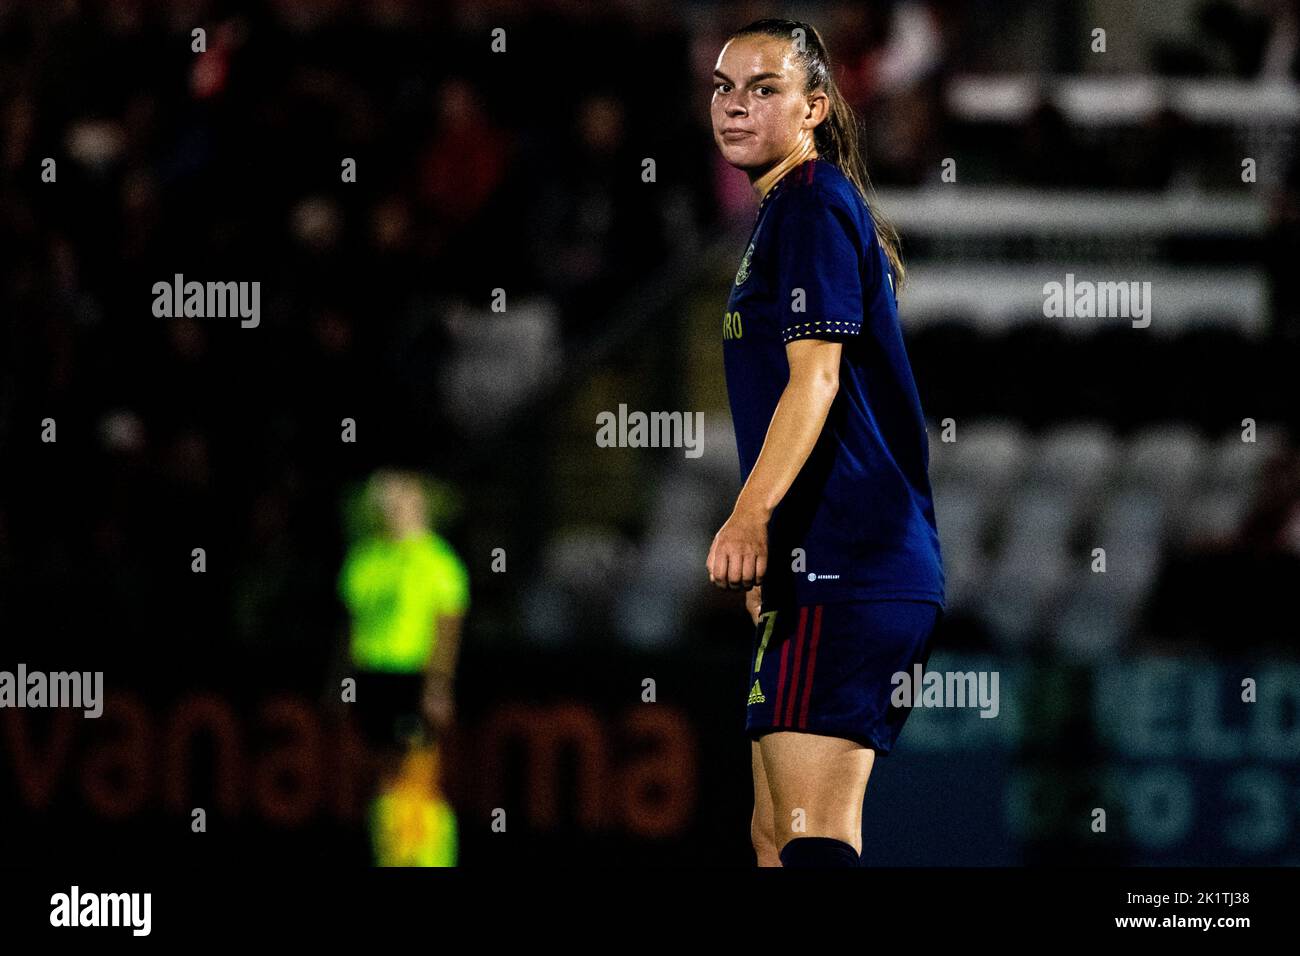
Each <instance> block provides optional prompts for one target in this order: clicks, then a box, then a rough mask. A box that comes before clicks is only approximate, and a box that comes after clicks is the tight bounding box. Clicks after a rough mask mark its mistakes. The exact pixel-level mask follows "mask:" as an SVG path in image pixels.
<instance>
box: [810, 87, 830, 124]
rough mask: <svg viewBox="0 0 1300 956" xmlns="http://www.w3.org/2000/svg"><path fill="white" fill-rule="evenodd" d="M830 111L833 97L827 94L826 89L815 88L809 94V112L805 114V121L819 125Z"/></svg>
mask: <svg viewBox="0 0 1300 956" xmlns="http://www.w3.org/2000/svg"><path fill="white" fill-rule="evenodd" d="M830 111H831V98H830V97H829V96H827V95H826V91H825V90H813V92H812V93H810V94H809V95H808V112H807V113H805V114H804V121H805V122H807V123H809V124H810V125H812V126H818V125H820V124H821V122H822V121H823V120H824V119H826V117H827V115H828V114H829V113H830Z"/></svg>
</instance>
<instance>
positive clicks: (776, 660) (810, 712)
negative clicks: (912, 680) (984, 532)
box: [745, 600, 943, 754]
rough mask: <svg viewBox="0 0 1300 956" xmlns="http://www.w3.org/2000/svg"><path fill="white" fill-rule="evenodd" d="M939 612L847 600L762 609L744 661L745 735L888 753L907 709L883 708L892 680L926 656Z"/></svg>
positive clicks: (922, 605)
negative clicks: (786, 734) (788, 735)
mask: <svg viewBox="0 0 1300 956" xmlns="http://www.w3.org/2000/svg"><path fill="white" fill-rule="evenodd" d="M942 616H943V608H942V607H941V606H940V605H938V604H935V603H933V602H930V601H896V600H884V601H849V602H843V603H837V604H817V605H813V606H811V607H792V608H785V609H776V610H772V611H765V612H764V613H763V615H762V617H760V618H759V622H758V626H757V628H755V632H754V646H753V649H752V650H751V652H750V656H749V670H750V674H749V687H750V690H749V705H748V708H747V710H746V718H745V730H746V732H747V733H748V734H749V736H750V737H751V738H753V739H755V740H756V739H758V738H759V737H760V736H762V735H763V734H765V733H769V732H771V731H773V730H796V731H803V732H805V733H810V734H823V735H825V736H829V737H844V738H847V739H849V740H854V741H857V742H858V743H860V744H862V745H863V746H866V747H870V748H872V749H873V750H876V751H879V752H880V753H881V754H887V753H889V751H890V750H891V749H892V748H893V746H894V742H895V741H896V740H897V739H898V734H899V731H900V730H902V728H903V723H904V722H905V721H906V720H907V718H908V716H909V715H910V714H911V712H912V711H911V708H910V707H895V706H893V705H891V704H890V700H889V698H890V695H891V694H892V693H893V690H894V686H895V684H894V682H893V680H892V678H893V675H894V674H895V673H897V672H899V671H904V672H906V673H908V674H910V673H911V672H912V667H913V665H915V664H917V663H919V664H921V665H922V667H924V666H925V664H926V662H927V661H928V660H929V659H930V648H931V642H932V639H933V637H934V633H935V628H936V627H937V625H938V623H939V620H940V619H941V618H942Z"/></svg>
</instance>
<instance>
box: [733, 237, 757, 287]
mask: <svg viewBox="0 0 1300 956" xmlns="http://www.w3.org/2000/svg"><path fill="white" fill-rule="evenodd" d="M753 254H754V244H753V243H752V242H751V243H750V244H749V248H748V249H746V250H745V255H744V256H743V257H742V258H741V260H740V271H739V272H737V273H736V285H740V284H741V283H742V282H744V281H745V280H746V279H748V278H749V259H750V256H752V255H753Z"/></svg>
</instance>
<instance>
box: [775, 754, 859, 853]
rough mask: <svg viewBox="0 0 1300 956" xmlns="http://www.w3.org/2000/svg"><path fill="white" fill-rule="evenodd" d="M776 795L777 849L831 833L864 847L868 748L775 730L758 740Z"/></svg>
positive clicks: (854, 845)
mask: <svg viewBox="0 0 1300 956" xmlns="http://www.w3.org/2000/svg"><path fill="white" fill-rule="evenodd" d="M759 746H760V748H761V749H762V760H763V769H764V771H765V773H766V776H767V782H768V789H769V790H770V792H771V795H772V819H773V823H774V825H775V832H776V845H777V848H778V849H780V848H781V847H783V846H785V844H786V843H788V842H789V841H790V840H791V839H792V838H794V837H795V836H829V837H834V838H835V839H838V840H843V841H844V842H846V843H849V844H852V845H853V847H854V848H855V849H858V850H859V851H861V842H862V800H863V797H864V796H865V794H866V791H867V779H868V778H869V777H870V776H871V768H872V766H873V765H874V763H875V756H876V752H875V751H874V750H872V749H871V748H870V747H864V746H863V745H862V744H860V743H857V742H855V741H852V740H846V739H844V738H842V737H828V736H824V735H822V734H809V733H800V732H796V731H774V732H772V733H768V734H764V735H763V736H762V737H760V738H759Z"/></svg>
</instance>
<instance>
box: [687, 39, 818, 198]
mask: <svg viewBox="0 0 1300 956" xmlns="http://www.w3.org/2000/svg"><path fill="white" fill-rule="evenodd" d="M794 52H795V51H794V44H793V43H792V42H790V41H789V40H778V39H776V38H775V37H756V36H748V37H737V38H736V39H734V40H731V41H729V42H728V43H727V45H726V46H724V47H723V48H722V52H721V53H720V54H719V55H718V63H717V66H716V68H715V69H714V71H713V105H712V108H711V113H712V117H713V139H714V142H716V143H717V144H718V149H720V150H721V151H722V158H723V159H725V160H726V161H727V162H728V163H730V164H731V165H732V166H735V167H736V168H737V169H744V170H746V171H753V172H755V173H759V174H761V173H762V171H763V170H765V169H767V168H769V167H771V166H774V165H776V164H777V163H779V162H780V161H781V160H782V159H784V158H785V157H787V156H789V155H790V154H791V153H792V152H794V150H795V148H796V147H797V146H798V144H799V137H800V135H801V133H802V132H803V130H804V129H808V130H811V126H809V125H808V122H807V121H808V118H809V105H808V97H806V96H804V93H803V85H804V75H803V69H802V68H801V67H800V65H799V63H798V61H797V60H796V59H795V57H794ZM813 125H816V124H815V123H814V124H813Z"/></svg>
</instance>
